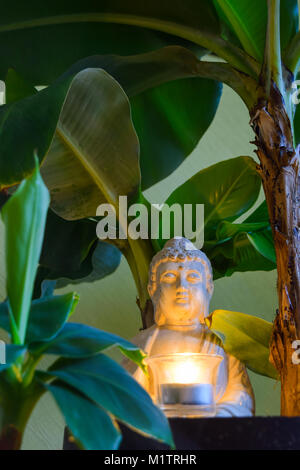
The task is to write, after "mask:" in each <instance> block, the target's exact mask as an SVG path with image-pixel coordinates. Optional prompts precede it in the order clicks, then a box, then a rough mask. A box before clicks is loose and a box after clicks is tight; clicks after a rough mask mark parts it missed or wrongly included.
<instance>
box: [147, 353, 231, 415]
mask: <svg viewBox="0 0 300 470" xmlns="http://www.w3.org/2000/svg"><path fill="white" fill-rule="evenodd" d="M222 359H223V358H222V357H221V356H217V355H210V354H198V353H191V354H189V353H177V354H164V355H157V356H152V357H149V358H148V359H147V362H148V365H149V369H150V376H151V380H152V383H153V391H154V399H155V401H156V402H157V403H158V405H159V406H160V407H161V408H162V409H163V410H164V411H165V413H166V415H167V416H191V415H192V416H212V415H214V414H215V384H216V375H217V370H218V366H219V364H220V362H221V361H222Z"/></svg>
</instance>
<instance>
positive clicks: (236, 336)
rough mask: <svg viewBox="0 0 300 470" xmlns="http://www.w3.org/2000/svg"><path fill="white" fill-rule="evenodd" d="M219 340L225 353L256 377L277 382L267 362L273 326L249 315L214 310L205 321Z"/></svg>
mask: <svg viewBox="0 0 300 470" xmlns="http://www.w3.org/2000/svg"><path fill="white" fill-rule="evenodd" d="M210 320H211V321H212V323H211V329H212V330H213V331H214V332H215V333H216V334H217V335H218V336H219V337H220V339H222V341H223V346H224V349H225V351H226V352H227V353H229V354H232V355H233V356H235V357H236V358H237V359H239V360H240V361H242V362H243V363H244V364H245V365H246V366H247V367H248V368H249V369H251V370H253V371H254V372H256V373H257V374H261V375H265V376H267V377H271V378H273V379H278V373H277V371H276V369H275V368H274V366H273V365H272V364H271V363H270V361H269V343H270V340H271V333H272V323H269V322H267V321H265V320H262V319H261V318H257V317H254V316H252V315H246V314H245V313H240V312H231V311H229V310H215V311H214V312H212V313H211V315H210V317H209V318H208V319H207V320H206V321H207V322H208V324H209V322H210Z"/></svg>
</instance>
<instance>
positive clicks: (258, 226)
mask: <svg viewBox="0 0 300 470" xmlns="http://www.w3.org/2000/svg"><path fill="white" fill-rule="evenodd" d="M268 226H269V222H252V223H246V222H243V223H241V224H232V223H231V222H227V221H226V220H223V221H222V222H220V223H219V225H218V227H217V231H216V236H217V239H218V240H224V238H232V237H233V236H234V235H236V234H237V233H241V232H256V231H258V230H262V229H264V228H267V227H268Z"/></svg>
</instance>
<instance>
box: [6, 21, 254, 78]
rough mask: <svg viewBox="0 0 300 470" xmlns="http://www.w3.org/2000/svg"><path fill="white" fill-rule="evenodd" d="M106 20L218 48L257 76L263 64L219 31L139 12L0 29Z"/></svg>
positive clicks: (216, 50) (235, 64)
mask: <svg viewBox="0 0 300 470" xmlns="http://www.w3.org/2000/svg"><path fill="white" fill-rule="evenodd" d="M89 21H91V22H103V23H115V24H127V25H132V26H139V27H143V28H149V29H153V30H156V31H162V32H164V33H167V34H172V35H174V36H178V37H180V38H183V39H186V40H188V41H191V42H194V43H195V44H198V45H199V46H202V47H205V48H206V49H208V50H209V51H212V52H214V53H215V54H217V55H218V56H219V57H221V58H222V59H224V60H226V61H227V62H228V63H229V64H231V65H232V66H233V67H235V68H237V69H238V70H240V71H242V72H244V73H247V74H249V75H250V76H252V77H253V78H256V77H258V75H259V64H258V63H257V62H256V60H255V59H253V57H250V56H249V55H248V54H246V53H245V52H244V51H242V50H241V49H239V48H238V47H236V46H234V45H233V44H231V43H230V42H228V41H225V40H223V39H222V38H221V37H219V36H217V35H213V34H210V33H207V32H203V31H199V30H197V29H195V28H191V27H189V26H183V25H181V24H178V23H174V22H171V21H164V20H160V19H157V18H148V17H143V16H136V15H126V14H120V13H85V14H71V15H61V16H52V17H44V18H37V19H31V20H28V21H22V22H19V23H12V24H8V25H3V26H0V32H5V31H16V30H19V29H25V28H33V27H40V26H46V25H56V24H66V23H81V22H89Z"/></svg>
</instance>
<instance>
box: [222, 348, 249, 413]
mask: <svg viewBox="0 0 300 470" xmlns="http://www.w3.org/2000/svg"><path fill="white" fill-rule="evenodd" d="M227 358H228V382H227V387H226V389H225V392H224V394H223V395H222V397H221V398H220V399H219V400H218V401H217V412H216V416H218V417H226V416H227V417H230V416H252V415H254V412H255V402H254V394H253V390H252V387H251V383H250V380H249V377H248V374H247V371H246V367H245V366H244V364H242V363H241V362H240V361H239V360H238V359H236V358H235V357H233V356H231V355H227Z"/></svg>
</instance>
